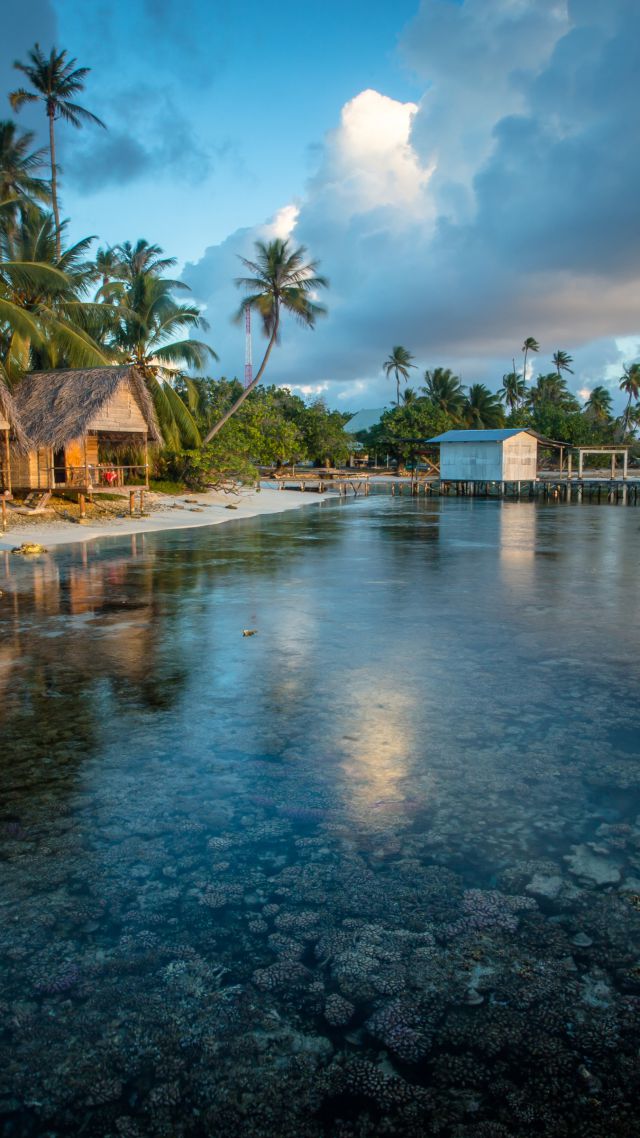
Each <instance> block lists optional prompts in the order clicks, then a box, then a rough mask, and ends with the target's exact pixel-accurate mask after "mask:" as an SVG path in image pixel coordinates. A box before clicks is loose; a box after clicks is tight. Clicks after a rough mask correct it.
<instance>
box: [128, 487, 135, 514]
mask: <svg viewBox="0 0 640 1138" xmlns="http://www.w3.org/2000/svg"><path fill="white" fill-rule="evenodd" d="M135 500H136V492H135V490H130V491H129V515H130V517H133V514H134V511H135Z"/></svg>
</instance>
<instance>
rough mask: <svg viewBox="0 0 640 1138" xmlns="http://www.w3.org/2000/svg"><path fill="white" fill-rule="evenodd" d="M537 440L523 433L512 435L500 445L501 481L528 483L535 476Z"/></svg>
mask: <svg viewBox="0 0 640 1138" xmlns="http://www.w3.org/2000/svg"><path fill="white" fill-rule="evenodd" d="M537 468H538V440H537V439H535V438H533V436H532V435H528V434H526V433H525V432H524V431H523V432H522V434H521V435H513V436H512V437H511V438H510V439H505V440H504V442H503V444H502V480H503V481H504V482H529V481H533V480H534V479H535V478H536V475H537Z"/></svg>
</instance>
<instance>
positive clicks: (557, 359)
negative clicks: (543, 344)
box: [553, 348, 573, 378]
mask: <svg viewBox="0 0 640 1138" xmlns="http://www.w3.org/2000/svg"><path fill="white" fill-rule="evenodd" d="M572 363H573V356H570V355H569V354H568V352H563V351H561V349H560V348H558V351H557V352H554V353H553V366H554V368H555V369H556V371H557V373H558V378H561V372H563V371H568V372H569V373H570V374H571V375H573V369H572V368H571V366H570V365H571V364H572Z"/></svg>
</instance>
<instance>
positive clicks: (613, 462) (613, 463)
mask: <svg viewBox="0 0 640 1138" xmlns="http://www.w3.org/2000/svg"><path fill="white" fill-rule="evenodd" d="M615 476H616V452H615V451H612V453H611V477H612V478H615Z"/></svg>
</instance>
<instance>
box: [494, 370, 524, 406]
mask: <svg viewBox="0 0 640 1138" xmlns="http://www.w3.org/2000/svg"><path fill="white" fill-rule="evenodd" d="M526 393H527V385H526V383H525V381H524V379H523V378H522V376H521V375H519V374H518V372H517V371H509V372H507V374H506V375H503V377H502V387H501V389H500V395H501V398H502V399H503V400H504V402H505V403H506V405H507V407H508V408H509V410H510V411H515V410H516V408H518V407H519V406H520V404H521V403H522V402H523V400H524V398H525V396H526Z"/></svg>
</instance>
